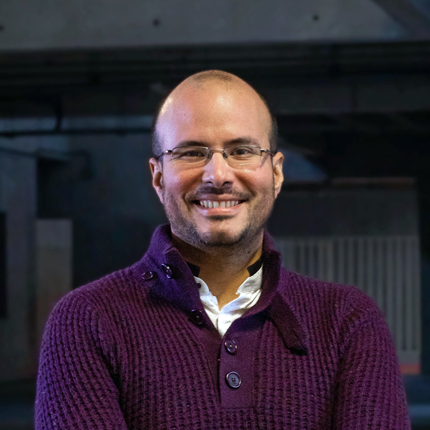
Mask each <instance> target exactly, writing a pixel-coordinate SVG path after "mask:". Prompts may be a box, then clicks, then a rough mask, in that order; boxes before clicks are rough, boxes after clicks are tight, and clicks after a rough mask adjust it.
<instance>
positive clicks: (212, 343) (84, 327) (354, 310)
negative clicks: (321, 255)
mask: <svg viewBox="0 0 430 430" xmlns="http://www.w3.org/2000/svg"><path fill="white" fill-rule="evenodd" d="M262 260H263V264H264V266H263V267H264V275H263V286H262V295H261V298H260V300H259V301H258V303H257V304H256V305H255V306H254V307H253V308H251V309H249V310H248V311H247V312H246V313H245V314H244V315H243V316H242V317H241V318H239V319H238V320H236V321H235V322H233V324H232V325H231V327H230V328H229V330H228V331H227V333H226V334H225V336H224V338H221V337H220V335H219V333H218V331H217V330H216V329H215V327H214V326H213V325H212V323H211V321H210V319H209V318H208V316H207V315H206V313H205V311H204V309H203V305H202V303H201V301H200V298H199V293H198V285H197V284H196V282H195V280H194V277H193V274H192V273H191V270H190V268H189V266H188V265H187V263H186V262H185V261H184V260H183V259H182V257H181V255H180V254H179V252H178V251H177V249H176V248H174V247H173V246H172V242H171V237H170V229H169V227H168V226H162V227H159V228H158V229H157V230H156V231H155V233H154V236H153V238H152V242H151V245H150V248H149V250H148V252H147V253H146V254H145V256H144V257H143V258H142V260H141V261H139V262H138V263H136V264H135V265H133V266H131V267H129V268H127V269H124V270H120V271H118V272H115V273H112V274H110V275H108V276H106V277H104V278H102V279H100V280H98V281H96V282H92V283H91V284H88V285H85V286H83V287H80V288H78V289H76V290H74V291H73V292H71V293H69V294H68V295H67V296H66V297H64V298H63V299H62V300H61V301H60V302H59V303H58V304H57V306H56V307H55V309H54V310H53V312H52V314H51V316H50V319H49V321H48V323H47V326H46V330H45V334H44V337H43V344H42V351H41V355H40V367H39V377H38V383H37V399H36V430H42V429H62V430H63V429H71V430H72V429H73V430H77V429H112V430H124V429H129V430H132V429H169V430H170V429H186V430H192V429H205V430H209V429H214V430H215V429H234V430H237V429H250V430H251V429H252V430H253V429H297V430H305V429H313V430H317V429H334V430H338V429H360V430H365V429H378V430H382V429H387V430H393V429H399V430H400V429H410V423H409V418H408V414H407V408H406V401H405V393H404V389H403V385H402V380H401V376H400V373H399V367H398V363H397V358H396V352H395V349H394V346H393V342H392V340H391V336H390V333H389V330H388V328H387V325H386V323H385V321H384V318H383V316H382V315H381V312H380V311H379V310H378V308H377V307H376V305H375V304H374V302H373V301H372V300H370V299H369V298H368V297H367V296H366V295H365V294H364V293H362V292H360V291H359V290H358V289H356V288H354V287H350V286H344V285H335V284H330V283H326V282H321V281H317V280H314V279H310V278H307V277H304V276H301V275H298V274H296V273H292V272H289V271H287V270H285V269H283V268H281V258H280V255H279V253H278V252H276V251H275V250H274V248H273V243H272V241H271V239H270V237H269V236H268V235H267V234H266V236H265V239H264V249H263V257H262Z"/></svg>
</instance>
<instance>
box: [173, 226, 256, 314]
mask: <svg viewBox="0 0 430 430" xmlns="http://www.w3.org/2000/svg"><path fill="white" fill-rule="evenodd" d="M173 242H174V244H175V246H176V248H177V249H178V250H179V252H180V253H181V255H182V256H183V257H184V259H185V260H187V261H188V262H190V263H192V264H195V265H196V266H199V267H200V274H199V277H200V278H201V279H203V280H204V281H205V282H206V284H207V285H208V287H209V290H210V291H211V293H212V294H213V295H214V296H215V297H216V298H217V299H218V306H219V308H220V309H221V308H222V307H223V306H224V305H225V304H227V303H229V302H231V301H232V300H234V299H235V298H236V297H237V296H236V291H237V289H238V288H239V286H240V285H241V284H242V283H243V282H244V281H245V279H246V278H248V277H249V273H248V267H249V266H250V265H251V264H253V263H255V262H256V261H257V260H258V259H259V258H260V257H261V253H262V248H263V232H262V233H261V234H260V235H258V236H257V237H256V238H255V240H253V242H252V243H247V244H246V245H244V244H240V243H239V244H237V245H234V246H222V247H221V246H220V247H214V248H211V247H208V248H205V249H197V248H195V247H194V246H192V245H190V244H189V243H186V242H184V241H182V240H181V239H179V238H178V237H176V236H173Z"/></svg>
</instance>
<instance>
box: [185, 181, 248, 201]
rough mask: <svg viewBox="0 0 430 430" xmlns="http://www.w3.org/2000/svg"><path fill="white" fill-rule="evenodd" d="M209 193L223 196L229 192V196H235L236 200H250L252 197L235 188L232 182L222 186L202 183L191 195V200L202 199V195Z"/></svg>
mask: <svg viewBox="0 0 430 430" xmlns="http://www.w3.org/2000/svg"><path fill="white" fill-rule="evenodd" d="M207 194H214V195H217V196H221V195H223V194H228V195H229V196H231V197H233V198H235V199H236V200H248V199H249V198H250V194H249V193H244V192H241V191H239V190H236V189H234V188H233V186H232V185H231V184H226V185H223V186H221V187H214V186H213V185H210V184H207V185H202V186H200V187H199V188H197V190H195V191H194V193H193V194H192V195H190V197H189V199H190V200H200V199H201V196H204V195H207Z"/></svg>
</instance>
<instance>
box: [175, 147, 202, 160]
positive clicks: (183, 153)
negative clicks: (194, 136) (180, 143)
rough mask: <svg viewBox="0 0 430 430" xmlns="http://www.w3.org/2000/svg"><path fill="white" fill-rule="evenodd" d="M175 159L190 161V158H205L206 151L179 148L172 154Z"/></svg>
mask: <svg viewBox="0 0 430 430" xmlns="http://www.w3.org/2000/svg"><path fill="white" fill-rule="evenodd" d="M172 155H173V158H181V159H187V158H188V159H190V158H205V157H207V155H206V151H205V150H204V149H203V148H177V149H176V150H174V151H173V153H172Z"/></svg>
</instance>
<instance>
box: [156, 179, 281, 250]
mask: <svg viewBox="0 0 430 430" xmlns="http://www.w3.org/2000/svg"><path fill="white" fill-rule="evenodd" d="M204 193H207V194H216V195H222V194H227V193H228V194H229V196H233V198H235V199H237V200H245V203H242V204H248V201H252V196H251V195H249V194H245V193H240V192H235V191H234V190H232V189H230V188H229V189H228V190H227V189H224V188H218V189H217V188H214V187H213V186H203V187H201V188H199V189H198V190H197V191H196V192H195V193H193V194H192V195H190V196H188V198H187V201H188V202H189V203H188V204H186V205H185V207H186V210H187V212H188V217H187V216H186V215H187V214H184V213H183V210H181V206H180V204H179V202H178V200H177V199H175V198H174V196H172V194H170V193H169V192H168V190H166V188H164V189H163V202H164V208H165V211H166V215H167V218H168V220H169V222H170V225H171V229H172V233H174V235H175V236H176V237H178V238H179V239H181V240H182V241H184V242H186V243H188V244H189V245H191V246H193V247H194V248H197V249H201V250H209V249H213V250H214V249H215V248H225V249H232V248H237V247H239V248H243V249H246V247H247V246H248V245H250V244H251V243H253V241H254V240H255V238H256V237H257V236H258V235H259V234H260V233H261V232H262V231H263V230H264V226H265V224H266V222H267V220H268V218H269V217H270V215H271V213H272V210H273V206H274V202H275V185H274V181H273V183H272V187H271V192H269V193H268V195H266V196H264V197H263V198H262V200H261V201H260V202H259V203H258V205H257V206H255V207H253V208H252V210H251V211H250V212H249V211H248V218H247V220H246V222H245V224H244V225H243V227H242V229H241V230H240V232H239V233H238V234H236V235H235V236H231V235H230V233H229V232H228V231H226V230H222V231H217V232H216V233H212V234H210V235H203V234H201V233H200V232H199V229H198V226H197V225H196V224H195V221H194V220H193V218H192V213H191V208H190V207H189V205H192V204H194V203H192V201H195V200H199V198H198V197H199V194H200V195H201V194H204ZM226 218H227V217H226V216H223V215H215V216H212V217H211V220H212V221H219V222H223V220H225V219H226Z"/></svg>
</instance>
